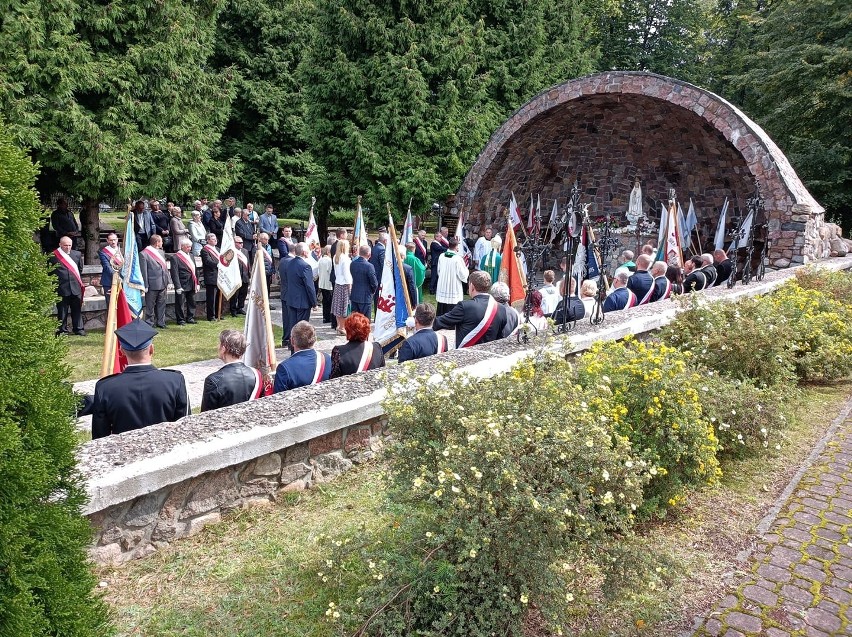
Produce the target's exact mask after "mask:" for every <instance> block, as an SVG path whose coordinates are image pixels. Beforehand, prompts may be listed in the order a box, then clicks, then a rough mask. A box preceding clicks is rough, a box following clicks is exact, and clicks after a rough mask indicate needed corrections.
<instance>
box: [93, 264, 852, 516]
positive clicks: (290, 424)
mask: <svg viewBox="0 0 852 637" xmlns="http://www.w3.org/2000/svg"><path fill="white" fill-rule="evenodd" d="M820 266H822V267H826V268H830V269H832V270H844V269H850V268H852V258H850V257H847V258H839V259H831V260H828V261H825V262H822V263H820ZM796 269H797V268H789V269H785V270H776V271H768V272H767V273H766V276H765V278H764V280H763V281H761V282H759V283H756V282H753V283H751V284H750V285H747V286H743V285H740V284H739V283H738V284H737V285H736V286H735V287H734V288H733V289H732V290H728V289H727V288H726V287H721V286H720V287H717V288H713V289H711V290H708V291H707V292H704V293H702V295H701V296H702V298H703V299H706V300H708V301H710V300H716V299H719V298H726V299H732V300H734V299H738V298H742V297H748V296H756V295H761V294H766V293H767V292H770V291H772V290H773V289H775V288H776V287H778V286H779V285H781V284H782V283H783V282H784V281H786V280H787V279H789V278H791V277H792V276H794V275H795V271H796ZM679 307H680V306H679V304H678V303H675V302H671V303H667V302H663V303H655V304H653V305H646V306H641V307H638V308H634V309H632V310H629V311H626V312H618V313H611V314H609V315H607V317H606V320H605V321H604V322H603V323H602V324H601V325H598V326H593V325H591V324H590V323H589V322H588V321H581V322H579V323H578V324H577V327H576V329H575V330H574V331H572V332H571V333H570V335H569V336H570V339H571V341H570V343H571V348H572V349H571V351H573V352H579V351H583V350H585V349H587V348H589V347H590V346H591V344H592V343H594V342H595V341H598V340H615V339H620V338H624V337H625V336H628V335H631V334H632V335H639V334H643V333H647V332H650V331H653V330H656V329H658V328H660V327H662V326H664V325H666V324H667V323H669V322H671V321H672V320H673V318H674V317H675V315H676V314H677V312H678V311H679ZM545 349H549V350H553V351H562V350H563V344H562V343H561V342H560V341H559V339H556V340H554V341H549V340H547V339H546V338H544V337H535V338H531V339H530V340H529V342H527V343H521V342H518V341H517V340H516V339H504V340H502V341H496V342H493V343H487V344H485V345H481V346H477V347H474V348H471V349H464V350H451V351H449V352H447V353H445V354H443V355H440V356H433V357H430V358H427V359H422V360H421V361H419V362H418V364H417V366H416V369H417V372H418V373H419V374H422V375H426V376H431V375H433V374H434V373H435V372H436V371H437V370H438V368H439V366H440V365H442V364H444V363H453V364H455V365H456V366H457V368H458V369H457V372H464V373H467V374H470V375H472V376H474V377H479V378H488V377H491V376H494V375H496V374H500V373H504V372H506V371H508V370H509V369H511V367H512V366H513V365H515V364H516V363H517V362H518V361H520V360H522V359H524V358H527V357H529V356H535V355H537V354H539V353H541V352H542V351H543V350H545ZM402 371H403V370H402V369H400V368H399V367H397V366H390V367H387V368H385V369H383V370H374V371H370V372H366V373H362V374H357V375H352V376H346V377H343V378H338V379H334V380H330V381H326V382H324V383H321V384H319V385H313V386H310V387H302V388H300V389H297V390H293V391H289V392H285V393H281V394H276V395H273V396H269V397H266V398H262V399H260V400H257V401H252V402H248V403H242V404H239V405H234V406H232V407H228V408H224V409H219V410H215V411H211V412H206V413H202V414H195V415H191V416H187V417H186V418H183V419H181V420H180V421H178V422H176V423H163V424H159V425H153V426H151V427H146V428H144V429H139V430H136V431H131V432H127V433H125V434H121V435H120V436H109V437H107V438H102V439H99V440H93V441H90V442H87V443H85V444H83V445H82V446H81V448H80V450H79V451H78V459H79V468H80V471H81V474H82V476H83V478H84V479H85V480H86V490H87V493H88V496H89V501H88V503H87V505H86V506H85V507H84V513H86V514H92V513H94V512H97V511H101V510H103V509H106V508H107V507H110V506H112V505H115V504H118V503H121V502H126V501H128V500H131V499H133V498H136V497H139V496H141V495H145V494H148V493H152V492H153V491H156V490H158V489H160V488H162V487H164V486H167V485H169V484H174V483H176V482H179V481H182V480H186V479H188V478H192V477H195V476H198V475H201V474H203V473H205V472H208V471H215V470H218V469H221V468H223V467H227V466H232V465H235V464H238V463H240V462H243V461H246V460H250V459H252V458H257V457H260V456H262V455H264V454H267V453H271V452H274V451H276V450H280V449H283V448H286V447H288V446H291V445H294V444H298V443H301V442H306V441H308V440H311V439H313V438H317V437H319V436H322V435H325V434H328V433H331V432H334V431H337V430H339V429H341V428H343V427H346V426H348V425H352V424H354V423H357V422H361V421H366V420H369V419H371V418H376V417H378V416H381V415H383V413H384V412H383V410H382V407H381V404H380V403H381V401H382V400H383V399H384V397H385V396H386V386H387V384H388V383H389V382H391V383H392V382H393V380H394V378H396V377H397V376H398V375H399V374H400V373H401V372H402ZM341 397H343V399H342V400H341Z"/></svg>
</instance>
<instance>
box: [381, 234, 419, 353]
mask: <svg viewBox="0 0 852 637" xmlns="http://www.w3.org/2000/svg"><path fill="white" fill-rule="evenodd" d="M389 222H390V223H389V225H388V231H389V232H390V233H391V240H390V242H389V244H388V249H387V250H385V263H384V267H383V268H382V280H381V281H380V282H379V297H378V301H377V302H376V322H375V324H374V325H373V340H374V341H375V342H377V343H379V345H381V346H382V352H383V353H384V355H385V356H389V355H390V354H392V353H393V352H395V351H396V350H397V349H399V347H400V346H401V345H402V343H403V341H405V320H406V319H407V318H408V316H409V314H411V300H410V299H408V290H407V288H406V286H405V281H404V278H403V277H404V275H403V272H402V265H401V262H400V260H399V252H398V250H397V249H396V246H397V242H396V231H395V230H394V229H393V227H394V226H393V219H392V218H390V219H389Z"/></svg>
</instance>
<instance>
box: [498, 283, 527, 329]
mask: <svg viewBox="0 0 852 637" xmlns="http://www.w3.org/2000/svg"><path fill="white" fill-rule="evenodd" d="M491 296H493V297H494V300H495V301H497V302H498V303H499V304H500V311H501V312H502V313H503V315H504V316H505V317H506V324H505V326H504V327H503V332H502V333H501V334H500V338H507V337H509V336H511V335H512V334H514V333H515V332H516V331H517V330H518V323H519V322H520V318H521V317H520V315H519V314H518V312H517V311H516V310H515V308H513V307H512V306H511V305H509V298H511V293H510V292H509V286H508V285H506V284H505V283H503V282H502V281H497V283H495V284H494V285H492V286H491Z"/></svg>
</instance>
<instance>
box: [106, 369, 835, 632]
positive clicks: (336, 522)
mask: <svg viewBox="0 0 852 637" xmlns="http://www.w3.org/2000/svg"><path fill="white" fill-rule="evenodd" d="M850 392H852V383H850V382H845V383H839V384H836V385H830V386H821V387H810V388H806V389H804V390H803V391H802V393H801V396H800V397H799V398H797V399H796V400H795V402H794V406H795V412H796V423H795V424H794V425H793V426H791V427H790V428H789V429H788V430H787V432H786V435H787V443H786V444H785V445H784V446H783V448H782V450H781V451H780V452H777V453H773V454H767V455H765V456H763V457H760V458H755V459H752V460H748V461H745V462H738V463H734V464H730V465H728V466H726V467H724V469H725V474H724V477H723V480H722V483H721V485H720V486H719V487H717V488H713V489H705V490H701V491H697V492H694V493H693V494H692V495H691V496H690V498H689V500H688V502H687V503H686V505H685V506H684V507H683V508H682V509H681V510H680V512H679V514H678V515H676V516H675V515H672V516H670V517H669V518H668V519H667V520H666V521H664V522H662V523H657V524H655V525H650V526H647V527H646V528H643V529H641V530H640V533H639V534H638V536H637V537H636V538H635V539H634V540H631V544H632V546H631V547H630V548H632V549H633V550H635V551H636V552H637V554H640V555H644V556H646V557H645V560H647V565H646V566H647V574H646V575H644V576H640V577H639V579H637V580H635V581H628V582H625V584H624V587H623V588H622V589H620V590H618V591H617V593H616V594H615V595H613V596H611V597H606V596H605V595H603V593H602V591H601V582H600V578H599V577H598V574H597V573H595V572H594V571H592V570H589V571H588V572H587V571H585V570H584V565H583V564H577V565H576V568H577V582H578V586H577V588H576V590H575V597H576V599H577V603H576V615H575V619H574V622H573V624H572V625H570V626H568V627H566V628H567V629H568V630H567V632H566V633H565V634H572V635H581V636H583V637H604V636H624V637H627V636H634V635H638V634H646V635H655V636H660V637H667V636H673V635H677V634H679V633H680V632H681V631H683V630H685V629H687V628H688V627H689V625H690V624H691V621H692V618H693V616H694V615H696V614H701V613H703V612H706V610H707V608H709V607H710V606H712V604H713V603H714V602H715V601H717V600H718V599H719V598H720V596H721V594H722V590H723V587H724V581H725V580H724V574H725V573H729V572H731V571H733V570H736V569H740V568H742V565H741V564H739V563H738V562H737V561H736V559H735V556H736V553H737V552H738V551H739V550H740V549H741V548H744V547H745V546H747V545H748V544H749V542H750V540H751V539H752V536H751V533H752V530H753V528H754V525H755V524H756V523H757V522H758V521H759V519H760V518H761V517H762V516H763V515H765V513H766V511H767V510H768V508H769V507H770V506H771V504H772V503H773V502H774V500H775V499H776V498H777V497H778V495H779V493H780V492H781V491H782V490H783V488H784V486H785V485H786V483H787V482H788V481H789V479H790V477H791V475H792V474H793V473H794V472H795V471H796V469H797V468H798V466H799V465H800V464H801V463H802V461H803V460H804V458H805V457H806V456H807V455H808V453H809V452H810V450H811V449H812V448H813V445H814V444H815V442H816V441H817V440H818V439H819V438H820V436H821V435H822V434H823V433H824V431H825V429H826V428H827V426H828V424H829V423H830V422H831V420H832V419H833V418H834V417H835V416H836V414H837V411H838V409H839V406H840V404H841V403H842V401H843V400H845V398H846V397H847V396H848V395H849V393H850ZM381 470H382V466H381V463H380V462H376V463H373V464H371V465H367V466H362V467H360V468H358V469H356V470H353V471H351V472H349V473H347V474H345V475H344V476H342V477H340V478H338V479H337V480H335V481H334V482H332V483H330V484H326V485H322V486H320V487H318V488H316V489H313V490H311V491H309V492H305V493H297V494H283V497H282V498H281V499H280V500H279V502H278V503H277V504H275V505H271V506H270V507H269V508H268V509H255V510H251V511H242V512H238V513H235V514H232V515H230V516H228V517H227V518H226V519H225V520H224V521H223V522H222V523H220V524H218V525H216V526H212V527H208V528H207V529H205V530H204V531H203V532H202V533H201V534H199V535H198V536H195V537H193V538H188V539H186V540H181V541H178V542H176V543H175V544H174V545H173V546H171V547H168V548H166V549H164V550H162V551H160V552H159V553H157V554H155V555H153V556H151V557H149V558H147V559H144V560H141V561H137V562H133V563H130V564H126V565H124V566H123V567H120V568H100V569H98V577H99V578H100V579H101V580H102V581H103V583H104V589H103V590H104V592H105V595H106V598H107V600H108V601H109V603H110V604H111V606H112V607H113V609H114V612H115V615H114V617H115V623H116V625H117V627H118V632H119V634H120V635H185V636H190V635H191V636H202V635H204V636H206V635H217V636H222V637H228V636H233V637H237V636H239V637H261V636H263V637H266V636H267V635H276V636H280V637H285V636H293V637H296V636H299V637H325V636H327V635H336V634H338V633H337V632H335V627H334V626H332V625H330V624H329V623H327V622H326V621H325V614H324V613H325V610H326V609H327V608H328V604H329V602H331V601H333V602H335V603H336V604H337V605H338V606H340V605H347V606H351V605H352V604H353V603H354V601H355V600H354V599H338V598H336V597H335V596H334V594H333V593H332V592H331V589H327V588H325V587H323V586H322V585H317V583H316V582H317V578H316V577H315V574H316V572H317V571H323V570H326V567H325V559H326V557H327V555H326V554H324V553H323V551H322V550H321V549H320V548H319V547H318V546H317V542H316V540H317V537H318V536H319V535H320V534H330V535H333V536H335V537H342V536H344V535H347V534H349V533H351V532H355V531H357V530H358V529H360V531H359V533H361V534H373V533H376V534H379V533H384V534H385V535H387V532H386V531H387V529H389V528H393V526H394V524H393V522H394V513H393V512H390V511H388V510H387V509H386V508H385V507H384V505H383V498H382V496H383V493H384V485H383V483H382V480H381ZM657 568H659V569H660V570H659V571H657V570H656V569H657ZM355 594H356V593H355V592H354V591H352V596H353V597H354V596H355ZM535 635H536V637H538V636H539V635H541V633H535Z"/></svg>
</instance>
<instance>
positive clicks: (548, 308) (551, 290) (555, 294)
mask: <svg viewBox="0 0 852 637" xmlns="http://www.w3.org/2000/svg"><path fill="white" fill-rule="evenodd" d="M538 291H539V292H541V311H542V312H543V313H544V314H545V316H547V315H548V314H553V312H554V311H555V310H556V306H557V305H558V304H559V301H561V300H562V295H561V294H559V291H558V290H557V289H556V286H555V285H553V284H552V283H547V284H546V285H543V286H541V287H540V288H539V289H538Z"/></svg>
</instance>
